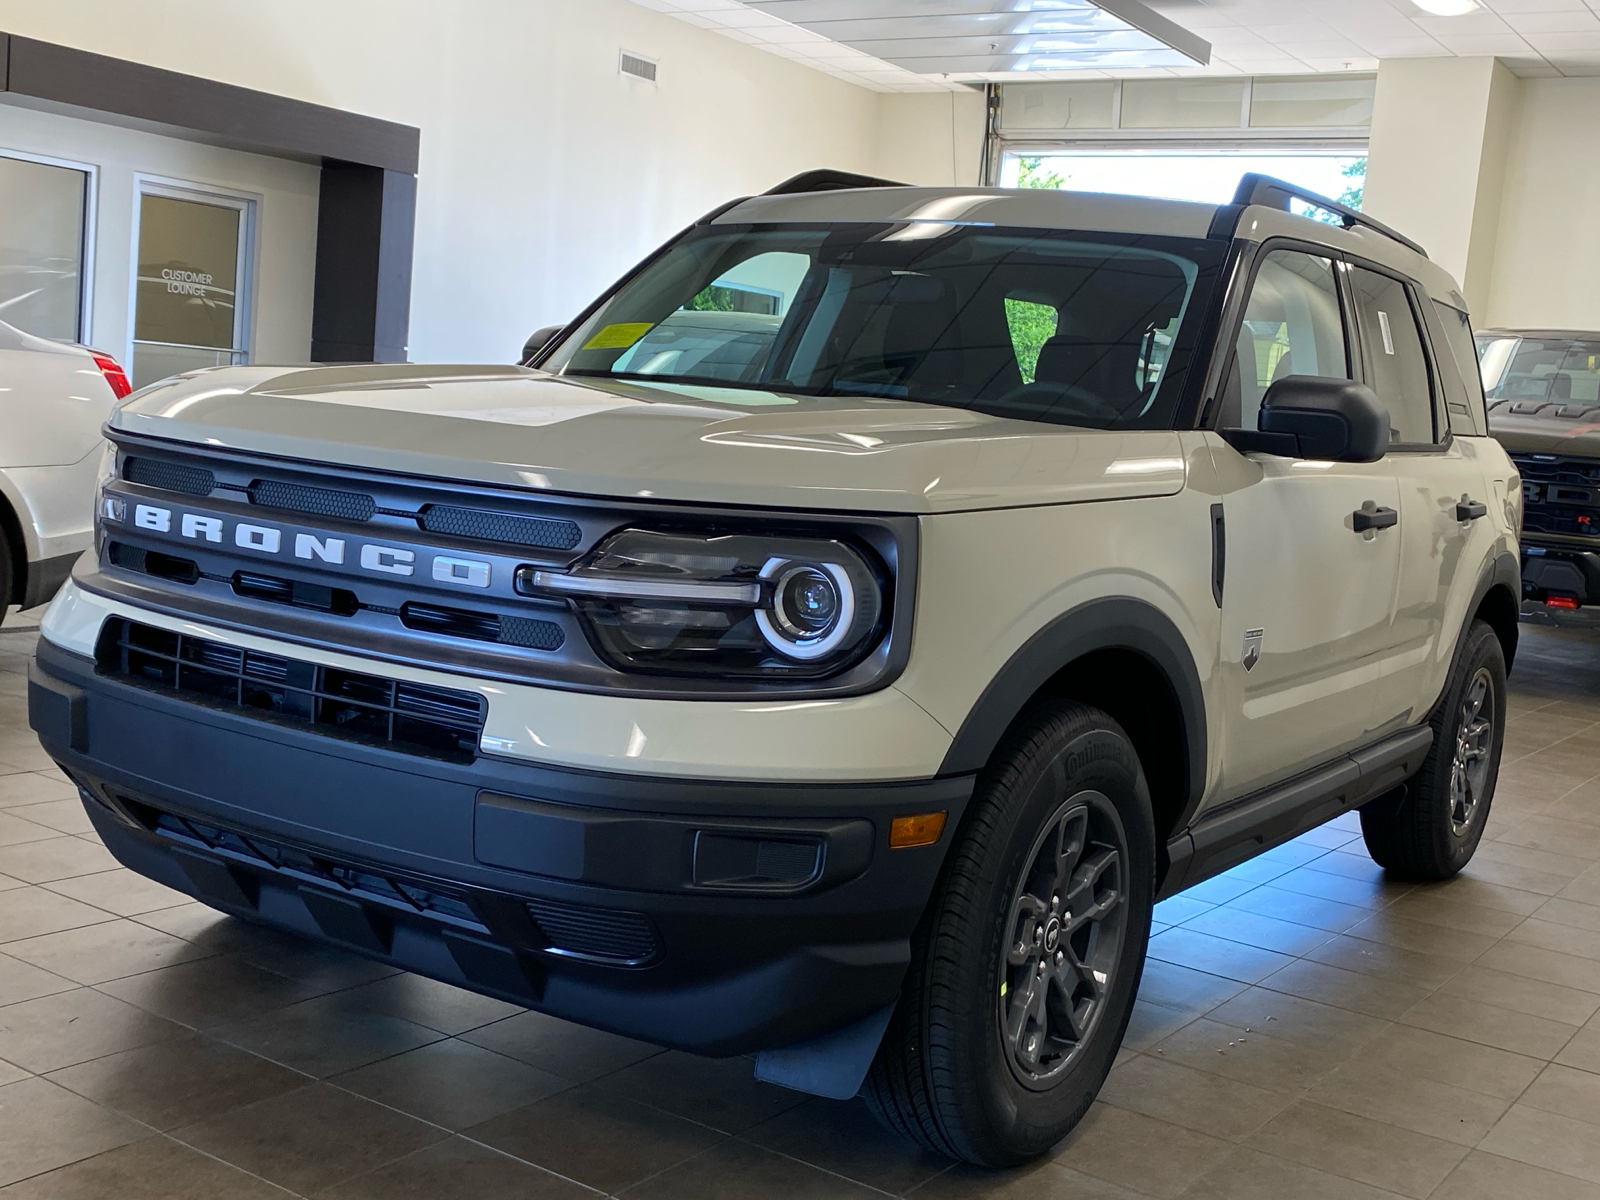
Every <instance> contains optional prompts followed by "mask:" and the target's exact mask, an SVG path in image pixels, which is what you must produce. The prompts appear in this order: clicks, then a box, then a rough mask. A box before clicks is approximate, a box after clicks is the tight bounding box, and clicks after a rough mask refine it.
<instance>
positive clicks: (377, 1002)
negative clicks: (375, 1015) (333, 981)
mask: <svg viewBox="0 0 1600 1200" xmlns="http://www.w3.org/2000/svg"><path fill="white" fill-rule="evenodd" d="M350 998H351V999H352V1000H357V1001H359V1002H360V1003H363V1004H365V1005H368V1006H369V1007H371V1008H372V1009H373V1010H374V1011H376V1012H385V1013H388V1014H389V1015H390V1016H391V1017H404V1018H405V1019H406V1020H408V1021H415V1022H416V1023H417V1024H418V1025H426V1026H427V1027H428V1028H429V1029H437V1030H438V1031H439V1032H440V1033H450V1034H456V1033H465V1032H467V1030H469V1029H477V1028H478V1027H479V1026H480V1025H489V1024H492V1023H493V1022H495V1021H500V1020H504V1019H505V1018H506V1017H510V1016H515V1015H516V1014H518V1013H520V1012H524V1011H526V1010H525V1009H523V1008H522V1007H520V1006H519V1005H516V1004H508V1003H506V1002H505V1001H504V1000H496V999H494V998H493V997H492V996H482V995H479V994H478V993H477V992H469V991H467V990H466V989H465V988H458V987H453V986H452V985H450V984H448V983H440V982H439V981H438V980H437V979H429V978H428V977H427V976H425V975H413V974H412V973H411V972H409V971H402V972H401V973H400V974H398V975H390V976H389V977H388V978H387V979H379V980H377V981H376V982H374V983H368V984H363V985H362V986H360V987H357V988H352V989H351V990H350Z"/></svg>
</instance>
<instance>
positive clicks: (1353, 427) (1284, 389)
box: [1220, 375, 1389, 462]
mask: <svg viewBox="0 0 1600 1200" xmlns="http://www.w3.org/2000/svg"><path fill="white" fill-rule="evenodd" d="M1257 423H1258V425H1259V426H1260V428H1259V429H1224V430H1221V431H1220V433H1221V435H1222V437H1223V438H1224V439H1225V440H1226V441H1227V442H1228V443H1229V444H1230V445H1231V446H1233V447H1234V449H1236V450H1259V451H1263V452H1265V453H1267V454H1278V455H1282V456H1283V457H1285V458H1315V459H1323V460H1325V461H1332V462H1377V461H1378V460H1379V459H1380V458H1382V457H1383V456H1384V455H1385V454H1386V453H1388V451H1389V410H1388V409H1387V408H1385V407H1384V406H1383V401H1381V400H1379V399H1378V397H1377V396H1376V395H1374V394H1373V391H1372V389H1371V388H1369V387H1367V386H1366V385H1365V384H1360V383H1356V382H1355V381H1354V380H1350V379H1329V378H1326V377H1324V376H1321V375H1290V376H1288V377H1287V378H1285V379H1280V380H1278V382H1277V383H1275V384H1273V385H1272V386H1271V387H1269V388H1268V389H1267V394H1266V395H1265V396H1263V397H1262V398H1261V414H1260V416H1259V417H1258V418H1257Z"/></svg>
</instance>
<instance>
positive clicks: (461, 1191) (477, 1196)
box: [108, 1138, 598, 1200]
mask: <svg viewBox="0 0 1600 1200" xmlns="http://www.w3.org/2000/svg"><path fill="white" fill-rule="evenodd" d="M597 1195H598V1193H596V1192H593V1191H591V1190H590V1189H589V1188H586V1187H583V1186H582V1185H581V1184H576V1183H573V1182H572V1181H571V1180H570V1179H562V1178H561V1177H560V1176H559V1175H552V1174H551V1173H550V1172H549V1171H545V1170H542V1169H540V1168H539V1167H535V1166H532V1165H531V1164H529V1163H525V1162H521V1161H519V1160H518V1159H515V1158H512V1157H511V1156H510V1155H508V1154H502V1153H500V1152H499V1151H498V1150H492V1149H490V1148H489V1147H487V1146H480V1145H478V1144H477V1143H476V1142H469V1141H467V1140H466V1139H465V1138H450V1139H449V1140H448V1141H443V1142H437V1143H435V1144H434V1145H432V1146H429V1147H428V1148H427V1149H425V1150H418V1151H416V1152H415V1153H412V1154H408V1155H406V1156H405V1157H404V1158H398V1159H396V1160H395V1161H394V1162H392V1163H388V1164H387V1165H385V1166H382V1167H379V1168H377V1169H376V1170H374V1171H368V1172H367V1173H366V1174H364V1175H357V1176H356V1177H355V1178H354V1179H351V1180H348V1181H346V1182H345V1183H341V1184H338V1185H336V1186H335V1187H333V1188H332V1189H331V1190H329V1191H326V1192H319V1193H318V1200H513V1198H515V1200H585V1198H588V1197H595V1196H597ZM108 1200H109V1198H108Z"/></svg>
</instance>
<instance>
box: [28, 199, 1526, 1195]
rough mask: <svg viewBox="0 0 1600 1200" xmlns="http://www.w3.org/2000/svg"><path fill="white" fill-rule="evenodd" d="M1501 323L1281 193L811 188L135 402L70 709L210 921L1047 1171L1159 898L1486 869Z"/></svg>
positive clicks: (89, 748) (56, 706)
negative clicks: (716, 1062) (326, 359)
mask: <svg viewBox="0 0 1600 1200" xmlns="http://www.w3.org/2000/svg"><path fill="white" fill-rule="evenodd" d="M1307 203H1309V204H1310V205H1311V206H1313V207H1315V208H1316V209H1319V210H1320V211H1321V212H1322V213H1323V214H1324V215H1325V216H1326V217H1328V218H1329V219H1330V221H1331V222H1332V223H1327V222H1324V221H1320V220H1313V219H1311V218H1309V217H1307V216H1303V215H1297V214H1296V213H1295V212H1293V211H1291V207H1292V206H1294V205H1295V204H1300V205H1304V204H1307ZM1464 307H1465V306H1464V304H1463V302H1462V299H1461V296H1460V294H1459V292H1458V291H1457V289H1456V285H1455V283H1454V282H1453V281H1452V280H1451V279H1450V278H1449V277H1448V276H1447V275H1446V274H1445V273H1444V272H1443V271H1441V270H1440V269H1439V268H1438V267H1436V266H1434V265H1433V264H1432V263H1430V262H1429V261H1428V259H1427V258H1426V257H1425V256H1424V255H1423V254H1422V253H1421V252H1420V251H1419V249H1418V248H1417V247H1415V246H1414V245H1412V244H1411V243H1409V242H1407V241H1406V240H1405V239H1404V238H1402V237H1400V236H1399V235H1398V234H1395V233H1393V232H1392V231H1390V230H1388V229H1385V228H1384V227H1382V226H1381V225H1378V224H1376V223H1375V222H1372V221H1370V220H1368V219H1366V218H1363V217H1362V216H1361V215H1360V214H1358V213H1353V212H1350V211H1348V210H1346V209H1343V208H1341V207H1340V206H1338V205H1337V204H1335V203H1333V202H1331V201H1328V200H1325V199H1322V198H1320V197H1316V196H1309V197H1308V196H1306V195H1304V194H1302V193H1299V192H1296V191H1295V189H1293V188H1292V187H1290V186H1289V185H1287V184H1282V183H1278V182H1275V181H1273V180H1269V179H1264V178H1258V177H1253V176H1252V177H1247V178H1246V179H1245V180H1244V181H1243V182H1242V183H1241V186H1240V190H1239V193H1238V195H1237V197H1236V199H1235V202H1234V203H1232V204H1228V205H1223V206H1220V207H1219V206H1213V205H1204V204H1187V203H1173V202H1166V201H1159V200H1149V199H1136V198H1129V197H1119V196H1105V195H1075V194H1069V193H1055V192H1043V191H1001V190H983V189H951V188H913V187H903V186H898V185H886V184H884V183H883V182H882V181H878V180H873V179H867V178H861V177H852V176H840V175H837V174H834V173H827V172H820V173H813V174H809V175H806V176H801V177H798V178H797V179H794V180H791V181H789V183H787V184H785V185H782V186H780V187H778V188H776V189H774V190H773V191H772V192H770V193H768V194H766V195H762V196H757V197H754V198H748V199H744V200H740V201H737V202H734V203H732V204H729V205H727V206H725V207H723V208H721V209H719V210H718V211H716V212H714V213H711V214H710V215H708V216H707V217H705V218H704V219H702V220H701V221H699V222H698V223H696V224H695V225H694V226H692V227H691V228H689V229H688V230H686V231H684V233H682V234H681V235H680V236H678V237H676V238H674V239H673V240H672V241H671V242H670V243H668V244H667V245H666V246H665V247H663V248H662V249H661V250H660V251H659V252H658V253H656V254H655V255H654V256H652V257H651V258H650V259H648V260H647V261H646V262H644V263H643V264H641V265H640V266H639V267H638V268H637V269H635V270H634V271H632V272H631V273H630V274H628V275H627V276H626V277H625V278H624V279H623V280H622V281H621V282H619V283H618V284H617V285H616V286H615V287H614V288H612V289H611V290H610V291H609V292H607V293H606V294H605V295H604V296H603V297H601V299H599V300H598V301H596V302H595V304H594V305H593V306H591V307H590V308H589V309H588V311H586V312H584V313H583V314H582V315H581V316H580V317H579V318H578V319H576V320H575V321H574V322H572V324H570V325H569V326H567V327H565V328H564V329H563V330H561V331H560V332H559V333H557V334H556V335H555V336H553V337H550V338H539V339H536V346H535V351H534V353H533V355H532V360H531V363H530V364H529V365H527V366H523V367H492V366H491V367H449V366H416V365H398V366H350V367H324V368H312V369H304V368H274V367H265V366H244V367H233V368H225V369H219V370H211V371H201V372H196V373H193V374H191V375H186V376H183V377H180V378H176V379H171V380H167V381H165V382H163V383H160V384H156V385H154V386H152V387H149V388H146V389H144V390H143V391H142V392H140V393H138V394H137V395H135V396H134V397H133V398H131V399H130V400H129V401H128V402H126V403H125V404H124V405H123V406H122V407H121V408H120V409H119V410H118V411H117V412H116V414H115V415H114V416H113V418H112V419H111V421H110V423H109V425H108V427H107V433H108V436H109V437H110V439H111V441H112V443H114V450H113V452H111V453H108V456H107V462H106V468H105V474H104V479H103V481H102V485H101V490H100V493H99V497H98V501H97V503H98V541H97V545H96V548H95V549H94V551H92V552H90V553H88V554H86V555H85V556H84V557H83V558H82V559H81V560H80V561H79V563H78V564H77V566H76V568H75V570H74V572H73V575H72V579H71V582H70V583H69V584H68V585H67V586H66V587H65V589H64V590H63V592H62V593H61V594H60V595H59V596H58V597H57V599H56V601H55V603H54V604H53V605H52V607H51V608H50V610H49V612H48V614H47V615H46V617H45V618H44V621H43V626H42V633H43V637H42V640H41V641H40V643H39V647H38V652H37V662H36V664H35V668H34V671H33V673H32V677H31V682H30V688H29V701H30V713H31V719H32V723H33V726H34V728H35V729H36V730H37V731H38V733H39V736H40V739H41V740H42V741H43V743H44V745H45V746H46V747H47V748H48V750H49V751H50V753H51V754H52V756H53V757H54V758H55V759H56V760H57V761H58V762H59V763H60V764H61V766H62V768H63V769H64V770H65V771H67V772H68V774H69V775H70V776H71V777H72V778H73V779H74V780H76V781H77V783H78V784H79V786H80V787H81V789H82V792H83V799H84V803H85V805H86V806H87V808H88V811H89V814H90V816H91V818H92V819H93V821H94V824H95V827H96V829H97V830H98V831H99V833H100V836H101V837H102V838H104V840H105V844H106V845H107V846H108V847H110V849H111V851H112V852H113V853H114V854H115V855H116V856H117V857H118V858H119V859H120V860H121V861H122V862H124V863H126V864H127V865H128V866H129V867H131V868H132V869H134V870H136V871H139V872H142V873H144V874H145V875H148V876H150V877H151V878H153V879H157V880H160V881H161V882H163V883H165V884H167V885H169V886H171V887H174V888H178V889H181V890H183V891H185V892H188V893H190V894H192V895H194V896H196V897H198V898H200V899H201V900H204V901H206V902H207V903H209V904H212V905H215V906H217V907H218V908H221V909H223V910H225V911H227V912H230V913H234V914H237V915H239V916H241V917H244V918H246V919H249V920H255V921H262V922H267V923H270V924H273V925H276V926H279V927H283V928H287V929H292V930H297V931H299V932H301V933H304V934H308V935H310V936H313V937H321V938H326V939H329V940H331V941H333V942H336V943H338V944H340V945H342V946H345V947H349V948H351V949H354V950H356V951H359V952H361V953H364V954H368V955H372V956H374V957H376V958H380V959H382V960H384V961H386V962H390V963H393V964H396V965H399V966H402V967H405V968H408V969H410V970H413V971H419V972H422V973H424V974H426V975H430V976H433V977H434V978H436V979H441V980H446V981H448V982H450V983H453V984H457V985H460V986H463V987H468V988H474V989H477V990H479V991H482V992H485V993H488V994H491V995H495V996H499V997H503V998H505V999H507V1000H512V1001H515V1002H517V1003H520V1004H524V1005H527V1006H528V1007H530V1008H535V1009H538V1010H540V1011H543V1012H547V1013H553V1014H555V1015H557V1016H560V1017H564V1018H567V1019H570V1020H573V1021H579V1022H583V1023H585V1024H588V1025H592V1026H597V1027H599V1028H602V1029H607V1030H612V1031H614V1032H617V1033H620V1034H626V1035H627V1036H630V1037H635V1038H642V1039H646V1040H649V1041H652V1042H656V1043H659V1044H661V1045H666V1046H673V1047H678V1048H681V1049H684V1050H689V1051H695V1052H698V1053H702V1054H709V1055H722V1056H727V1055H753V1056H754V1060H755V1072H756V1074H757V1075H758V1076H759V1077H761V1078H763V1079H767V1080H772V1081H776V1082H779V1083H783V1084H786V1085H788V1086H790V1087H794V1088H799V1089H803V1090H806V1091H811V1092H815V1093H817V1094H820V1095H825V1096H835V1097H847V1096H853V1095H856V1094H857V1093H858V1092H862V1093H864V1094H865V1096H866V1099H867V1101H868V1102H869V1103H870V1105H871V1106H872V1108H873V1110H874V1111H875V1112H877V1113H878V1114H879V1115H880V1116H881V1117H882V1119H883V1120H884V1121H885V1122H886V1123H887V1124H889V1125H890V1126H892V1127H893V1128H895V1129H897V1130H900V1131H902V1132H903V1133H905V1134H907V1135H909V1136H911V1137H914V1138H916V1139H918V1140H920V1141H921V1142H922V1143H924V1144H925V1145H927V1146H929V1147H932V1148H934V1149H935V1150H938V1151H941V1152H944V1153H946V1154H950V1155H955V1156H958V1157H961V1158H965V1159H969V1160H972V1161H974V1162H979V1163H989V1164H995V1165H1001V1164H1010V1163H1018V1162H1021V1161H1023V1160H1025V1159H1027V1158H1029V1157H1030V1156H1033V1155H1037V1154H1039V1153H1041V1152H1043V1151H1044V1150H1045V1149H1047V1148H1048V1147H1049V1146H1051V1145H1052V1144H1053V1143H1055V1142H1056V1141H1057V1140H1058V1139H1060V1138H1061V1137H1062V1135H1063V1134H1064V1133H1066V1132H1067V1131H1068V1130H1069V1129H1071V1128H1072V1126H1073V1124H1074V1123H1075V1122H1076V1121H1077V1120H1078V1119H1079V1118H1080V1117H1081V1116H1082V1115H1083V1113H1084V1111H1085V1109H1086V1108H1087V1107H1088V1105H1089V1103H1090V1101H1091V1100H1092V1099H1093V1098H1094V1095H1095V1093H1096V1091H1097V1090H1098V1088H1099V1087H1100V1085H1101V1082H1102V1081H1103V1080H1104V1078H1105V1076H1106V1072H1107V1070H1108V1069H1109V1068H1110V1066H1111V1063H1112V1060H1113V1057H1114V1056H1115V1054H1116V1052H1117V1047H1118V1043H1119V1042H1120V1040H1121V1038H1122V1034H1123V1030H1124V1028H1125V1027H1126V1025H1127V1021H1128V1015H1129V1011H1130V1009H1131V1007H1132V1004H1133V1000H1134V994H1135V992H1136V990H1137V988H1138V984H1139V977H1140V971H1141V969H1142V965H1143V962H1144V956H1145V949H1146V943H1147V940H1148V936H1149V929H1150V914H1151V906H1152V905H1153V904H1154V903H1155V901H1156V900H1157V899H1159V898H1161V897H1164V896H1169V895H1172V894H1173V893H1176V892H1179V891H1181V890H1182V889H1183V888H1185V887H1186V886H1189V885H1191V884H1194V883H1196V882H1197V881H1199V880H1202V879H1205V878H1207V877H1208V876H1211V875H1213V874H1216V873H1217V872H1219V871H1223V870H1225V869H1227V868H1228V867H1231V866H1233V865H1234V864H1236V863H1238V862H1240V861H1242V860H1244V859H1246V858H1248V857H1250V856H1251V855H1254V854H1257V853H1259V852H1261V851H1262V850H1265V849H1267V848H1269V847H1272V846H1274V845H1276V844H1278V843H1280V842H1283V841H1285V840H1286V839H1289V838H1292V837H1294V836H1296V835H1297V834H1299V833H1301V832H1303V831H1305V830H1308V829H1310V828H1312V827H1314V826H1316V825H1317V824H1319V823H1321V822H1323V821H1326V820H1328V819H1329V818H1331V817H1333V816H1335V815H1336V814H1339V813H1341V812H1345V811H1347V810H1349V809H1353V808H1359V809H1360V810H1361V822H1362V827H1363V829H1364V831H1365V834H1366V841H1367V845H1368V847H1369V848H1370V850H1371V852H1372V855H1373V857H1374V858H1375V859H1376V860H1377V861H1378V862H1380V863H1381V864H1383V865H1384V866H1385V867H1386V868H1389V869H1391V870H1393V871H1395V872H1397V873H1399V874H1401V875H1403V876H1406V877H1411V878H1425V879H1439V878H1444V877H1447V876H1449V875H1451V874H1452V873H1453V872H1455V871H1458V870H1459V869H1460V868H1461V867H1462V865H1463V864H1464V863H1465V862H1466V861H1467V860H1468V858H1469V857H1470V856H1471V855H1472V853H1473V851H1474V849H1475V847H1476V846H1477V843H1478V840H1479V837H1480V836H1481V834H1482V831H1483V826H1484V821H1485V818H1486V817H1487V815H1488V810H1489V804H1490V799H1491V797H1492V795H1493V792H1494V784H1495V774H1496V769H1497V766H1498V760H1499V751H1500V743H1501V731H1502V727H1503V723H1504V716H1505V673H1506V668H1507V666H1508V664H1509V663H1510V662H1511V657H1512V652H1513V650H1514V648H1515V645H1516V636H1517V624H1516V622H1517V604H1518V596H1519V584H1518V569H1517V568H1518V563H1517V529H1518V520H1519V502H1520V497H1521V489H1520V485H1519V480H1518V477H1517V475H1516V472H1515V471H1514V469H1513V468H1512V466H1511V464H1510V462H1508V460H1507V458H1506V455H1505V454H1504V453H1503V452H1502V450H1501V449H1500V447H1499V445H1498V444H1497V443H1496V442H1494V441H1493V440H1492V439H1491V438H1489V437H1488V436H1487V434H1488V428H1487V424H1486V418H1485V414H1484V398H1483V393H1482V390H1481V388H1480V387H1479V384H1478V375H1477V371H1476V369H1475V362H1474V356H1473V344H1472V333H1471V329H1470V328H1469V325H1468V322H1467V317H1466V314H1465V312H1464V311H1463V310H1464Z"/></svg>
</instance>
